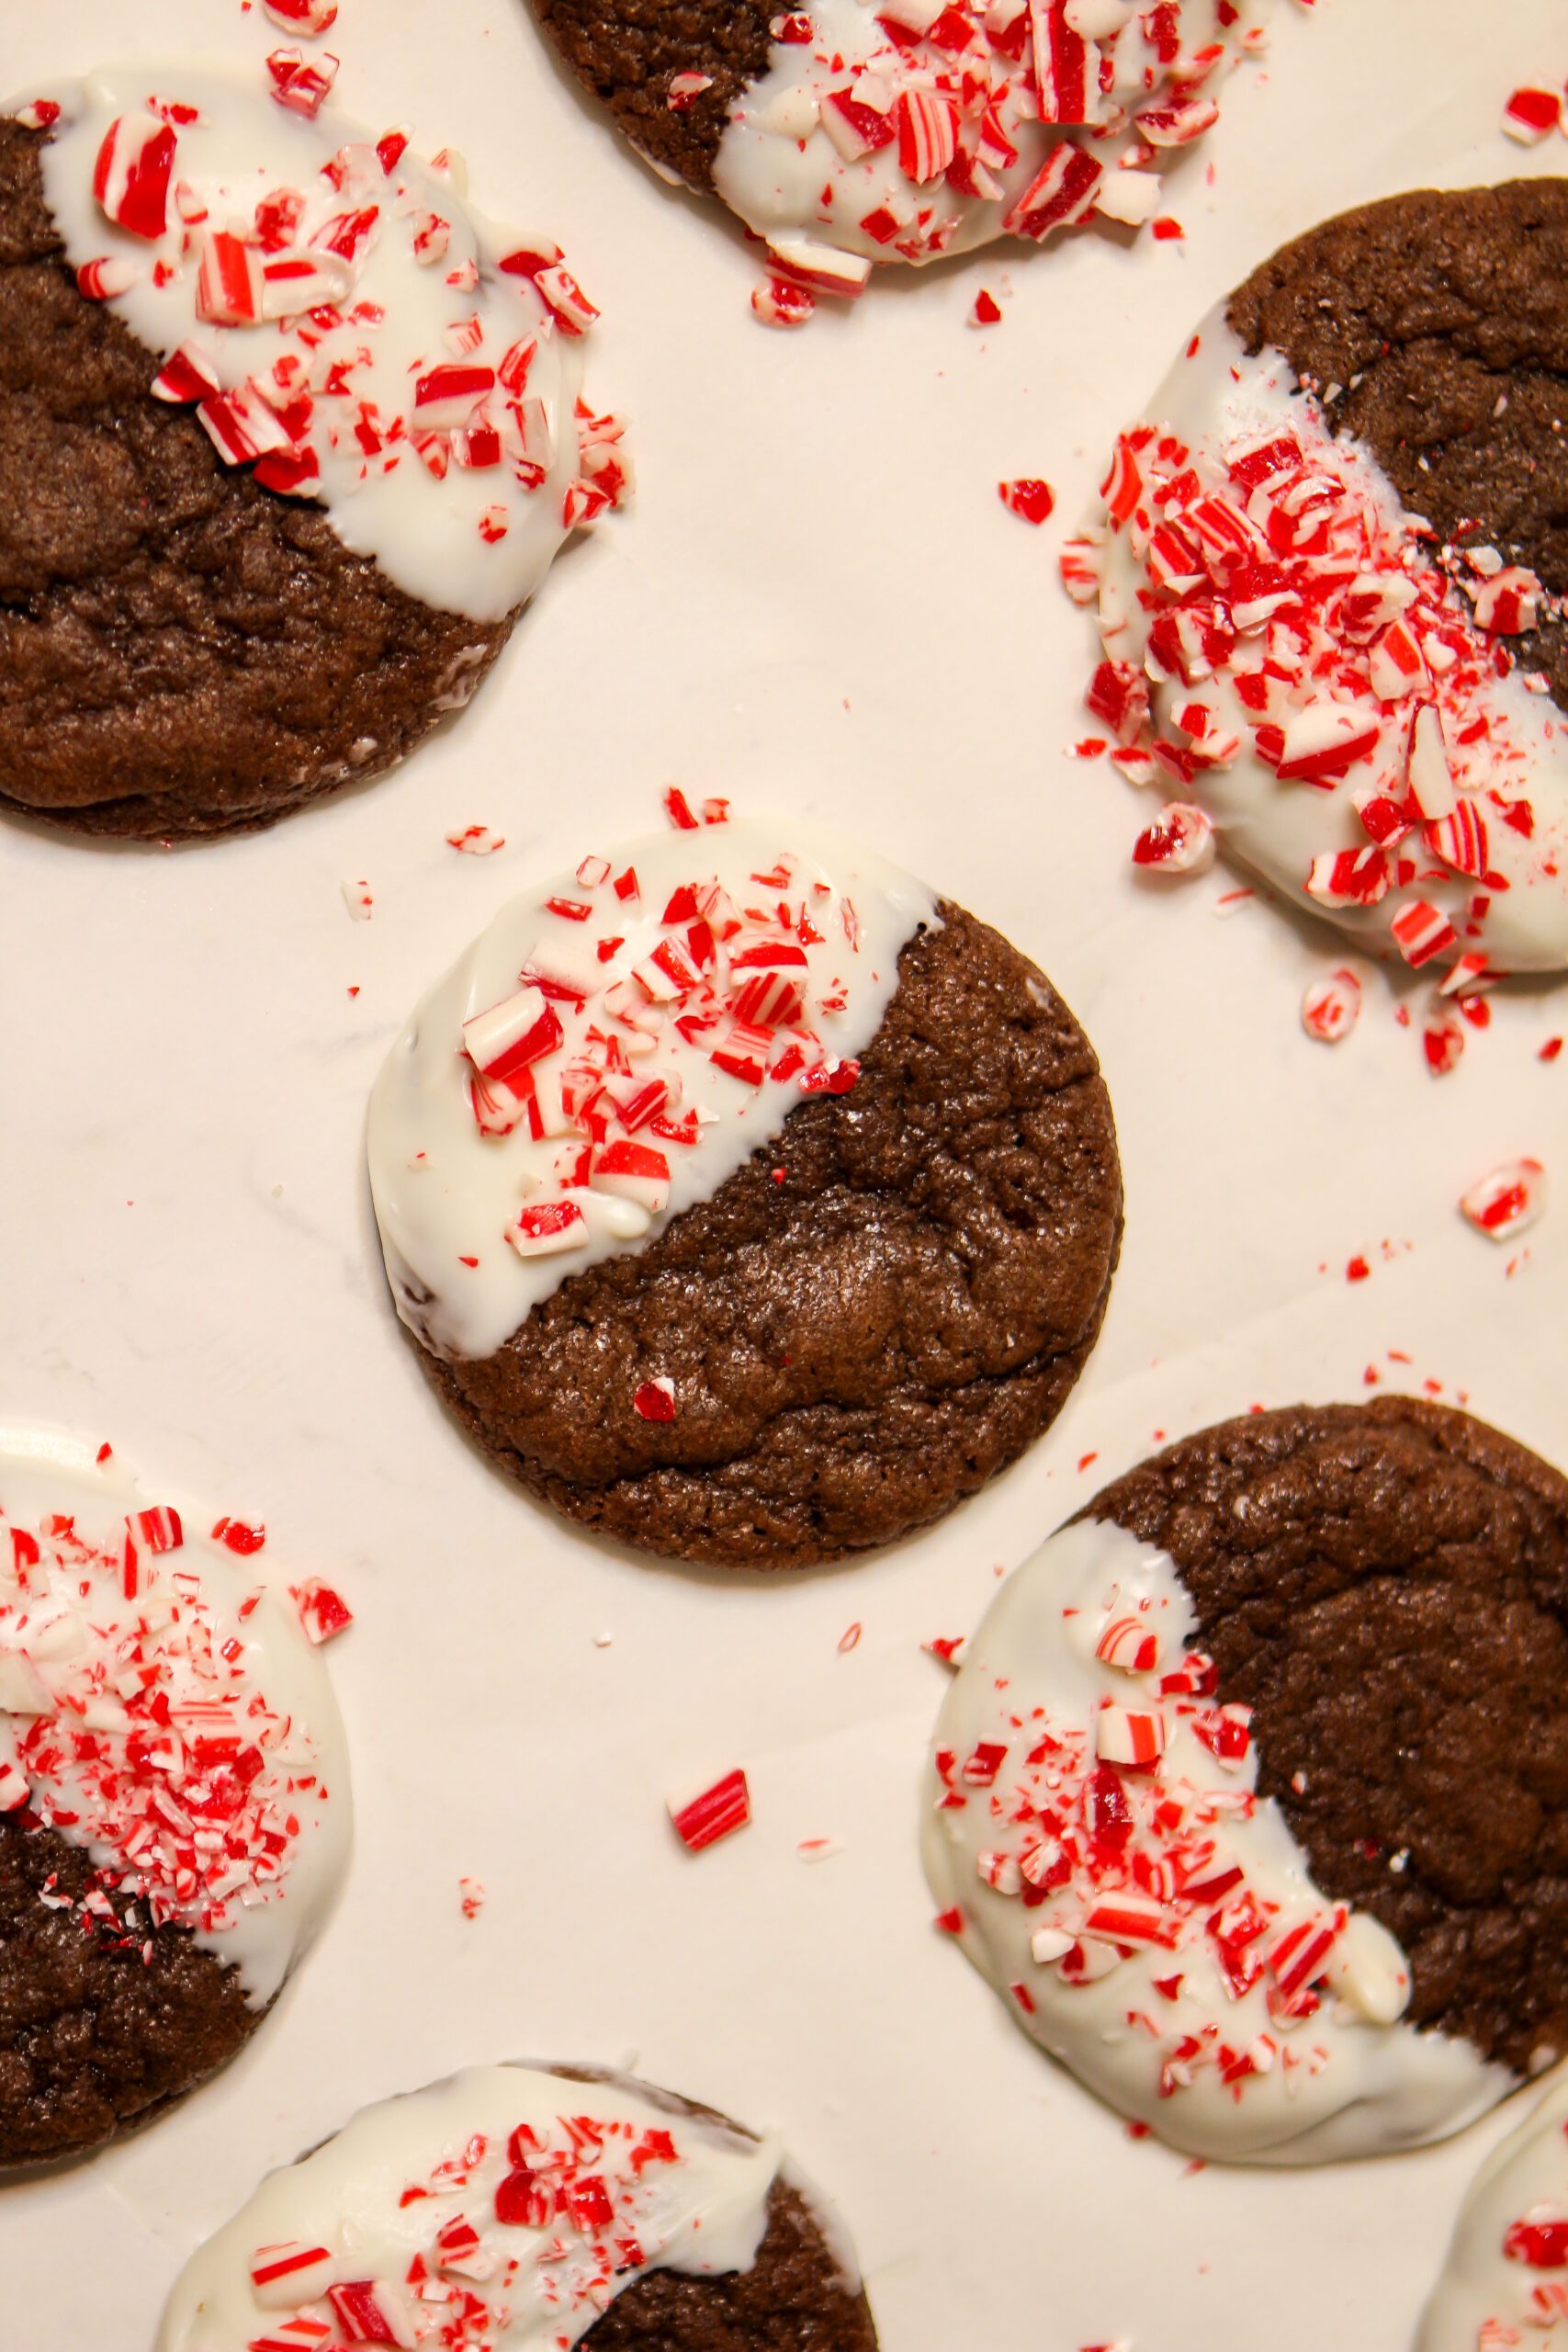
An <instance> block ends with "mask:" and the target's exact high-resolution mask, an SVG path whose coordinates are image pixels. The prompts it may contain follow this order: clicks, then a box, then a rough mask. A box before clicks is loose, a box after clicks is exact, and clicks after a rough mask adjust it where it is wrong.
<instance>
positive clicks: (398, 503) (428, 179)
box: [50, 0, 631, 699]
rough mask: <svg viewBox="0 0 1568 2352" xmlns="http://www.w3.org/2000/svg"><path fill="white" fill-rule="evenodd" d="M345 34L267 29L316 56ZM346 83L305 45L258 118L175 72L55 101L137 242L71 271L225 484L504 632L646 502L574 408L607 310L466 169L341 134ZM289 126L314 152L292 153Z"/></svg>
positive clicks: (287, 58)
mask: <svg viewBox="0 0 1568 2352" xmlns="http://www.w3.org/2000/svg"><path fill="white" fill-rule="evenodd" d="M333 13H334V12H333V9H332V8H331V7H330V6H324V5H322V0H278V5H277V6H272V7H269V9H268V14H269V15H270V16H271V17H273V18H274V19H275V20H276V22H277V23H279V24H280V25H282V26H284V27H285V28H287V29H288V31H289V32H290V33H292V34H295V35H298V36H300V37H302V38H304V39H306V40H310V41H314V40H318V39H319V38H320V36H321V33H322V32H323V31H325V29H326V28H328V26H329V25H330V23H331V22H332V19H333ZM336 70H337V60H336V59H335V58H334V57H333V56H331V55H330V54H328V53H326V52H325V51H321V50H320V49H317V48H312V49H311V50H310V51H309V52H308V53H307V52H305V51H301V50H300V49H298V48H292V47H290V48H284V49H278V50H276V51H273V52H272V54H271V55H270V56H269V57H268V58H267V60H266V85H265V95H264V94H263V92H262V90H261V89H260V88H259V87H258V88H255V89H245V88H242V87H238V86H235V85H231V84H228V83H226V82H223V81H221V80H220V79H219V78H217V77H216V76H213V75H210V74H203V73H202V72H201V71H199V70H198V69H186V68H185V67H183V66H181V67H169V68H164V69H163V80H162V90H163V92H167V91H171V90H172V91H173V92H174V93H175V96H167V95H163V94H159V95H155V96H152V98H151V99H150V100H149V99H148V98H147V97H146V96H145V95H144V91H143V87H142V85H136V84H132V83H131V82H130V80H129V78H128V77H127V76H123V75H121V74H118V72H116V71H113V70H111V71H110V72H108V73H107V74H98V75H95V76H94V77H92V79H90V80H88V81H86V82H84V83H82V84H80V85H73V86H72V90H71V92H70V93H69V94H67V95H64V96H62V98H61V99H58V100H54V101H51V103H52V104H53V105H54V106H55V107H56V109H57V121H56V137H55V141H54V143H53V145H52V146H51V150H50V155H51V159H52V160H51V166H50V168H51V169H52V170H59V171H65V172H71V173H73V174H74V175H77V176H78V177H79V178H80V179H81V180H83V181H84V182H85V181H86V180H87V178H88V177H89V175H90V180H91V187H92V192H93V195H94V198H96V205H97V209H98V215H99V217H100V220H101V221H102V223H103V225H104V227H105V229H106V230H107V231H108V232H119V236H118V243H117V242H116V240H115V238H114V237H113V235H112V234H111V235H110V237H109V240H108V243H109V250H108V251H107V252H105V253H103V254H97V253H95V252H94V251H93V250H92V249H91V248H90V247H89V248H88V250H87V251H86V252H76V251H73V252H72V254H71V259H72V262H73V266H75V267H76V269H77V272H78V283H79V284H80V285H81V287H82V290H83V291H84V293H85V294H86V295H87V296H88V297H89V299H91V300H99V301H108V302H113V303H115V304H116V305H117V306H118V307H120V309H121V312H122V315H123V316H124V317H125V319H126V322H127V323H128V324H129V325H130V327H131V328H132V329H133V331H134V332H135V333H136V334H138V335H139V336H140V338H141V341H142V342H143V343H145V344H147V345H150V346H152V348H154V349H155V350H157V351H158V352H159V354H160V365H159V366H158V367H157V368H156V370H155V372H154V375H153V379H152V391H153V394H154V396H155V397H156V398H158V399H160V400H162V401H168V402H170V403H171V404H174V405H178V406H184V407H188V408H190V409H191V410H192V411H193V412H194V414H195V416H196V419H197V423H198V424H200V425H201V426H202V428H203V429H204V431H205V432H206V433H207V435H208V436H209V439H210V441H211V442H212V445H213V447H214V448H215V449H216V451H217V453H218V456H219V458H220V459H221V461H222V463H223V464H224V465H225V466H231V467H235V468H245V469H250V470H251V471H252V473H253V475H254V480H255V481H257V482H258V483H259V484H260V485H261V486H262V487H263V488H265V489H266V490H268V491H269V492H272V493H274V494H275V495H276V496H278V497H283V498H291V499H303V500H320V501H321V502H323V503H324V504H325V505H326V506H327V507H328V508H329V510H330V509H333V508H336V507H338V506H340V505H343V504H344V503H348V502H352V504H353V511H354V515H355V526H354V544H355V546H356V547H362V548H365V549H366V550H367V552H370V553H372V554H374V555H375V556H376V557H377V559H378V561H380V562H381V563H382V565H383V566H384V568H386V569H387V570H389V571H390V572H391V573H392V575H393V576H394V578H395V579H396V580H397V582H398V584H399V585H400V586H402V587H404V588H407V589H410V590H411V591H412V593H415V594H422V595H423V598H424V600H425V601H426V602H429V603H433V604H435V605H438V606H440V607H442V608H444V609H448V610H456V611H461V612H466V613H469V614H471V615H472V616H473V617H475V618H477V619H488V618H500V617H502V616H503V615H505V614H507V613H510V612H511V611H513V609H514V608H515V607H516V606H517V605H519V604H521V603H522V602H524V601H525V599H526V597H527V596H528V595H529V594H531V593H532V591H533V589H534V588H535V587H536V585H537V583H538V581H539V580H540V579H541V578H542V576H543V573H544V571H545V570H546V568H547V565H548V563H549V561H550V560H551V558H552V557H553V555H554V554H555V552H556V550H557V548H558V547H559V545H560V543H561V541H562V539H563V538H564V537H566V536H567V535H568V534H569V533H570V532H571V531H573V530H576V529H580V528H587V527H590V526H592V524H593V523H594V522H596V521H597V520H598V519H599V518H600V517H601V516H602V515H605V514H607V513H608V512H609V511H610V510H611V509H612V508H614V507H615V506H617V505H619V504H620V503H622V502H623V500H624V499H625V498H626V496H627V495H628V494H629V492H630V488H631V476H630V469H629V466H628V464H627V460H626V455H625V451H624V447H623V441H624V432H623V427H622V425H621V424H620V422H619V420H618V419H616V418H615V416H613V415H609V414H604V413H595V411H594V410H593V409H592V408H591V407H590V406H589V404H588V403H587V402H586V401H584V400H583V399H582V398H581V360H580V358H579V357H578V356H576V354H575V352H574V350H573V348H572V346H574V345H576V344H577V343H578V342H579V341H580V340H581V337H582V336H583V335H584V334H586V333H587V332H588V330H589V328H590V327H591V326H592V322H593V320H594V319H595V318H596V316H597V311H595V309H594V306H593V304H592V302H591V301H590V300H588V298H587V297H586V296H585V295H584V294H583V292H582V290H581V287H580V286H579V285H578V284H577V281H576V280H575V278H574V277H572V276H571V274H570V271H569V270H568V269H567V268H566V266H565V265H564V263H563V260H562V257H561V254H560V253H559V250H558V248H557V247H556V246H554V245H540V244H529V245H524V246H515V247H513V249H510V250H509V249H508V247H509V244H510V241H509V240H507V239H506V238H505V237H504V236H502V234H501V233H500V232H493V231H492V230H491V228H490V227H489V225H488V224H485V223H481V222H479V221H478V220H477V219H476V217H475V216H473V215H470V214H469V213H468V210H467V209H466V207H465V206H464V205H463V203H462V201H461V199H460V197H459V193H458V188H457V182H456V180H455V178H454V176H453V174H452V171H451V169H450V168H449V166H450V164H451V159H450V158H444V157H436V158H434V159H433V160H432V161H431V162H430V163H429V164H426V163H423V162H422V161H421V160H420V158H419V157H418V156H416V155H415V154H414V153H413V152H412V148H411V147H410V144H409V140H408V136H407V133H406V132H404V131H402V130H393V131H389V132H387V133H385V134H384V135H383V136H382V137H381V138H380V139H379V140H373V139H372V138H370V137H369V136H368V135H367V134H365V133H363V132H362V131H361V130H360V127H359V126H358V125H357V124H355V123H352V122H350V121H349V120H348V119H346V118H344V117H340V116H336V115H334V114H333V111H332V110H331V108H330V107H328V106H327V103H326V102H327V100H328V98H329V96H330V94H331V91H332V85H333V77H334V75H335V74H336ZM132 90H134V91H135V92H136V96H135V98H134V101H132V99H131V97H130V92H131V91H132ZM269 99H270V100H271V101H276V106H275V105H274V104H271V103H269ZM278 107H281V108H282V109H284V110H286V111H287V112H288V113H289V114H291V115H293V116H296V117H298V118H299V119H301V120H302V121H303V123H305V124H306V125H308V126H310V129H309V130H308V132H306V133H304V134H300V133H299V130H298V126H296V127H295V130H294V132H293V133H292V134H291V135H290V136H289V137H288V138H280V135H279V126H278V123H277V115H276V108H278ZM312 148H314V150H315V153H314V156H313V157H312V154H311V150H312ZM258 189H260V190H261V191H263V192H262V193H261V194H260V195H259V196H258V194H257V190H258ZM481 261H482V262H483V264H484V266H483V267H482V268H481ZM441 485H444V487H439V486H441ZM486 548H491V549H493V550H495V553H494V554H493V556H491V557H489V558H487V556H486V554H485V549H486ZM461 684H462V681H461V678H460V676H459V677H458V678H457V680H455V682H454V686H453V688H452V692H453V695H454V697H455V698H456V699H461V698H462V697H461Z"/></svg>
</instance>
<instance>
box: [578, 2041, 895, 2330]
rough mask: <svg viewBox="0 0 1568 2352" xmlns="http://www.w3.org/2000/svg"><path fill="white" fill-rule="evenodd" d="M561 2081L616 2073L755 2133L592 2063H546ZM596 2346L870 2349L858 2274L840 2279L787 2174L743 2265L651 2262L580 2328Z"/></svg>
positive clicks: (706, 2117) (632, 2085)
mask: <svg viewBox="0 0 1568 2352" xmlns="http://www.w3.org/2000/svg"><path fill="white" fill-rule="evenodd" d="M547 2072H548V2073H550V2074H553V2075H560V2076H561V2077H562V2079H563V2080H565V2081H567V2082H584V2083H620V2084H621V2085H623V2086H625V2087H626V2089H628V2090H634V2091H636V2092H637V2095H638V2097H639V2098H645V2099H648V2100H649V2101H650V2102H651V2103H652V2104H653V2105H654V2106H655V2107H661V2108H664V2109H668V2111H669V2112H670V2113H671V2115H674V2116H682V2115H684V2116H694V2117H696V2118H697V2119H698V2120H701V2121H703V2122H705V2123H716V2124H722V2125H723V2126H724V2128H725V2129H726V2130H727V2131H734V2132H736V2133H738V2134H739V2137H740V2138H741V2139H744V2140H750V2139H753V2138H754V2137H755V2134H754V2133H752V2132H750V2131H747V2129H746V2127H745V2125H744V2124H741V2123H737V2122H735V2121H734V2120H733V2119H732V2118H731V2117H729V2116H728V2115H721V2114H720V2113H719V2111H718V2109H716V2108H712V2107H705V2106H703V2105H702V2103H701V2102H700V2101H699V2100H696V2099H689V2098H682V2096H681V2095H680V2093H679V2092H676V2091H667V2090H663V2089H660V2088H659V2087H658V2086H655V2085H654V2084H651V2083H644V2082H639V2081H637V2080H636V2079H635V2078H633V2077H632V2076H629V2075H617V2074H615V2073H613V2072H611V2071H609V2070H607V2069H606V2068H604V2067H600V2066H551V2067H549V2068H548V2069H547ZM583 2340H584V2342H585V2343H590V2344H592V2346H594V2352H876V2340H877V2339H876V2328H875V2324H874V2321H873V2319H872V2316H871V2307H870V2305H869V2304H868V2303H867V2301H866V2300H865V2296H864V2295H863V2292H862V2291H861V2289H860V2286H859V2283H858V2281H851V2280H849V2279H846V2278H845V2277H844V2274H843V2268H842V2264H841V2261H840V2256H839V2254H838V2253H837V2251H836V2250H835V2249H834V2247H833V2246H832V2245H829V2240H828V2238H827V2236H826V2234H825V2233H824V2231H823V2226H822V2222H821V2218H820V2216H819V2215H818V2212H817V2211H816V2210H815V2208H814V2206H813V2205H812V2203H811V2201H810V2199H809V2198H808V2197H807V2195H806V2194H804V2193H803V2191H802V2190H801V2189H800V2188H798V2187H796V2186H795V2183H794V2182H792V2181H791V2180H790V2179H789V2178H788V2177H787V2175H781V2177H779V2178H778V2179H776V2180H775V2181H774V2183H773V2188H772V2189H771V2190H770V2192H769V2195H768V2222H767V2229H766V2231H765V2232H764V2233H763V2237H762V2242H761V2245H759V2247H758V2248H757V2259H756V2261H755V2262H754V2263H753V2265H752V2267H751V2268H750V2270H731V2271H722V2272H720V2273H719V2274H718V2275H717V2276H716V2277H715V2278H696V2277H694V2276H692V2275H689V2274H688V2273H686V2272H683V2271H679V2270H650V2271H649V2273H648V2274H647V2276H646V2277H645V2278H639V2279H638V2280H637V2283H636V2285H635V2286H632V2287H628V2288H627V2289H626V2291H625V2293H624V2294H621V2295H618V2296H617V2297H616V2299H615V2301H614V2302H613V2303H612V2304H611V2306H610V2308H609V2310H608V2311H607V2312H605V2313H604V2318H603V2319H600V2320H596V2321H595V2322H594V2324H593V2325H592V2327H591V2328H590V2329H589V2331H588V2334H587V2335H586V2336H585V2337H584V2339H583Z"/></svg>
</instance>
